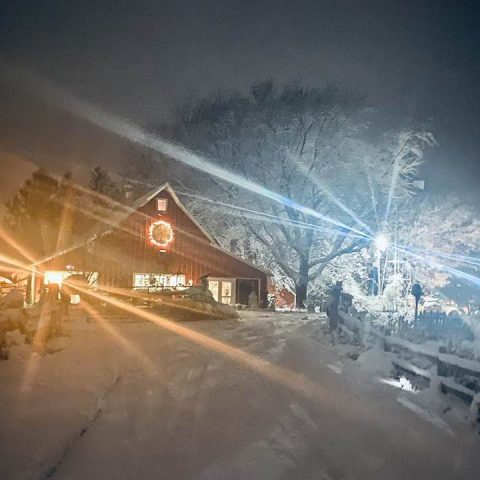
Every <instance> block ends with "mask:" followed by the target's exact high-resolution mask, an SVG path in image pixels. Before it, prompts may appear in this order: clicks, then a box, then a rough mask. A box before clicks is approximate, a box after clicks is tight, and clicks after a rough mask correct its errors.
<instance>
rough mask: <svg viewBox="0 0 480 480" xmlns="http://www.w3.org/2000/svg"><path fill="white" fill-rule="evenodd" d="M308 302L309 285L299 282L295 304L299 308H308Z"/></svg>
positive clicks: (296, 286) (296, 287)
mask: <svg viewBox="0 0 480 480" xmlns="http://www.w3.org/2000/svg"><path fill="white" fill-rule="evenodd" d="M306 303H307V285H306V284H300V283H297V284H296V285H295V306H296V307H297V308H306Z"/></svg>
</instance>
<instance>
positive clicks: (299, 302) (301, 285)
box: [295, 259, 309, 308]
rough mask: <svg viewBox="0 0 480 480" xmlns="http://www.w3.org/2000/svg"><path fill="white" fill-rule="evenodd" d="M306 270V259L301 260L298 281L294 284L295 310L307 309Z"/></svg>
mask: <svg viewBox="0 0 480 480" xmlns="http://www.w3.org/2000/svg"><path fill="white" fill-rule="evenodd" d="M308 270H309V269H308V259H301V260H300V265H299V272H298V281H297V282H296V283H295V306H296V307H297V308H306V307H307V286H308Z"/></svg>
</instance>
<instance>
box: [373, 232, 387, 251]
mask: <svg viewBox="0 0 480 480" xmlns="http://www.w3.org/2000/svg"><path fill="white" fill-rule="evenodd" d="M389 245H390V239H389V238H388V235H386V234H385V233H379V234H378V235H377V236H376V237H375V247H376V248H377V250H378V251H379V252H384V251H385V250H386V249H387V248H388V246H389Z"/></svg>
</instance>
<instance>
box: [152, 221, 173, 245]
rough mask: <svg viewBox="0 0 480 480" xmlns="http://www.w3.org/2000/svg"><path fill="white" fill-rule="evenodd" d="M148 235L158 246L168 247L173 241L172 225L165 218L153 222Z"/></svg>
mask: <svg viewBox="0 0 480 480" xmlns="http://www.w3.org/2000/svg"><path fill="white" fill-rule="evenodd" d="M148 236H149V238H150V242H151V243H153V244H154V245H156V246H157V247H161V248H164V247H167V246H168V245H170V244H171V243H172V242H173V229H172V226H171V225H170V224H169V223H168V222H165V221H164V220H158V221H156V222H153V223H152V224H151V225H150V227H149V229H148Z"/></svg>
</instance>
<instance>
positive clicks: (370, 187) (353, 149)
mask: <svg viewBox="0 0 480 480" xmlns="http://www.w3.org/2000/svg"><path fill="white" fill-rule="evenodd" d="M369 126H370V119H369V110H367V109H365V108H363V106H362V101H361V99H359V98H357V97H355V96H352V95H349V94H347V93H346V92H344V91H341V90H338V89H336V88H332V87H327V88H322V89H307V88H304V87H300V86H293V87H285V88H281V89H277V88H275V86H274V85H273V83H272V82H263V83H261V84H258V85H255V86H253V87H252V88H251V90H250V92H249V93H248V94H237V93H235V94H228V95H216V96H214V97H211V98H206V99H203V100H200V101H198V102H196V103H193V104H190V105H188V106H187V107H185V108H184V109H182V110H181V111H180V112H179V115H178V117H177V119H176V121H175V122H174V124H173V126H172V127H171V128H170V130H169V134H170V136H171V138H172V139H173V140H175V141H178V142H181V143H183V144H184V145H186V146H188V147H190V148H192V149H194V150H196V151H198V152H200V153H202V154H204V155H206V156H208V157H209V158H210V159H212V160H213V161H215V162H216V163H217V164H218V165H220V166H222V167H223V168H225V169H228V170H229V171H231V172H232V174H234V175H240V176H242V177H243V178H245V179H247V180H249V181H251V182H255V183H256V184H259V185H261V186H262V187H266V188H268V189H269V190H270V191H271V192H273V193H274V195H273V196H272V197H271V198H265V197H262V196H259V195H257V194H255V193H252V192H251V191H248V190H247V189H243V188H240V187H238V186H237V185H234V184H231V183H228V182H225V181H219V180H217V179H215V178H212V177H208V176H207V175H205V174H202V173H195V174H194V175H192V172H187V171H186V170H182V171H180V172H179V173H178V174H179V175H180V176H181V177H182V178H184V179H185V178H188V179H189V181H188V185H189V192H188V193H189V194H190V195H191V196H192V195H193V196H194V197H195V196H196V198H197V201H195V202H192V205H193V208H194V209H196V210H197V212H199V213H200V214H201V215H203V217H204V220H205V221H207V222H208V223H209V224H210V225H213V228H214V230H215V231H216V232H217V236H220V237H223V239H224V240H228V237H229V236H230V238H231V236H232V232H233V234H234V235H238V237H237V238H245V237H248V238H250V239H252V241H253V242H254V243H255V244H256V245H257V246H258V247H260V251H263V252H264V254H265V256H268V258H269V259H270V262H271V264H272V265H273V267H274V268H278V269H279V270H280V271H281V272H282V273H283V274H284V275H286V276H287V277H288V278H290V279H291V281H292V282H293V284H294V287H295V290H296V295H297V304H298V306H301V305H303V304H304V302H305V299H306V295H307V288H308V284H309V282H310V281H312V280H313V279H315V278H317V277H318V276H319V275H321V273H322V272H323V270H324V269H325V267H326V266H327V265H328V264H329V263H330V262H331V261H332V260H334V259H335V258H337V257H339V256H342V255H346V254H350V253H354V252H358V251H360V250H361V249H363V248H364V247H365V245H366V244H367V242H368V239H369V237H370V238H371V235H372V234H374V232H376V231H378V230H380V229H381V228H382V225H383V224H384V223H385V222H386V221H388V210H389V209H390V208H391V203H392V199H393V198H394V199H395V200H396V201H398V199H399V198H401V197H402V196H408V195H409V194H410V193H411V183H412V180H413V179H414V177H415V175H416V173H417V169H418V166H419V165H420V162H421V159H422V154H423V149H424V148H425V147H426V146H428V145H432V144H433V138H432V136H431V135H430V134H428V133H426V132H423V131H414V130H398V131H395V132H388V133H385V134H383V135H377V136H373V135H371V131H370V129H369ZM372 138H373V139H372ZM179 168H182V169H183V168H184V167H179ZM202 197H208V198H209V199H210V200H214V202H215V205H212V203H208V202H207V201H206V200H205V199H204V198H202ZM272 198H273V199H272ZM232 204H233V205H235V206H237V207H240V208H236V209H234V208H232V207H229V205H232Z"/></svg>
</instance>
